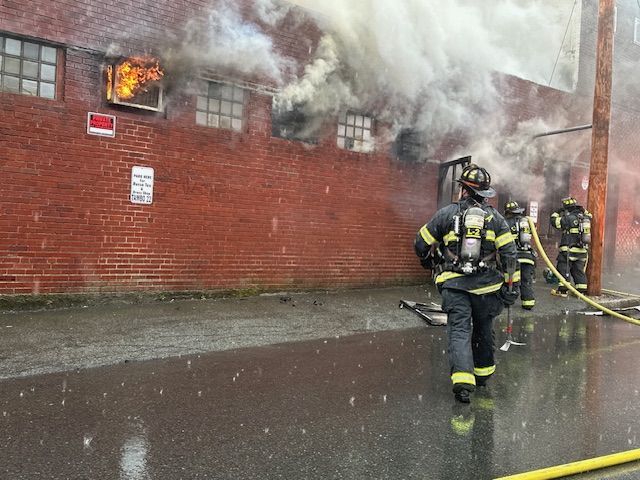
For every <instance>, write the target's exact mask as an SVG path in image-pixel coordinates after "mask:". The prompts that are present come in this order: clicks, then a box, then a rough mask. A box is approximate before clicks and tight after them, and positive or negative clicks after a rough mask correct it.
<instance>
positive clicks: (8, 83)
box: [4, 75, 20, 93]
mask: <svg viewBox="0 0 640 480" xmlns="http://www.w3.org/2000/svg"><path fill="white" fill-rule="evenodd" d="M4 89H5V90H6V91H8V92H13V93H20V79H19V78H18V77H10V76H9V75H5V76H4Z"/></svg>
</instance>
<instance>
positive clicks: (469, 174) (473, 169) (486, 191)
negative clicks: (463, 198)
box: [458, 163, 496, 198]
mask: <svg viewBox="0 0 640 480" xmlns="http://www.w3.org/2000/svg"><path fill="white" fill-rule="evenodd" d="M458 183H460V184H461V185H462V186H463V187H466V188H467V189H469V190H471V191H472V192H474V193H475V194H476V195H478V196H480V197H483V198H493V197H495V196H496V191H495V190H494V189H493V187H492V186H491V175H489V172H487V171H486V170H485V169H484V168H482V167H479V166H478V165H476V164H475V163H470V164H469V165H467V166H466V167H464V170H462V173H461V174H460V178H459V179H458Z"/></svg>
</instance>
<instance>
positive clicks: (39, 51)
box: [0, 36, 58, 99]
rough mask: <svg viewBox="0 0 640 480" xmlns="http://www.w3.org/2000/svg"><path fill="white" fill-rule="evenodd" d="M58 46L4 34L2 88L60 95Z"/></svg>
mask: <svg viewBox="0 0 640 480" xmlns="http://www.w3.org/2000/svg"><path fill="white" fill-rule="evenodd" d="M57 76H58V49H57V48H55V47H52V46H49V45H44V44H41V43H38V42H35V41H33V40H28V41H27V40H21V39H19V38H12V37H2V36H0V91H4V92H9V93H19V94H22V95H31V96H34V97H42V98H50V99H55V98H56V85H57Z"/></svg>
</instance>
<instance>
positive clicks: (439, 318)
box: [399, 300, 447, 327]
mask: <svg viewBox="0 0 640 480" xmlns="http://www.w3.org/2000/svg"><path fill="white" fill-rule="evenodd" d="M399 307H400V308H407V309H409V310H411V311H412V312H413V313H415V314H416V315H418V316H419V317H420V318H421V319H423V320H424V321H425V322H427V323H428V324H429V325H431V326H434V327H439V326H442V325H446V324H447V314H446V313H445V312H443V311H442V308H441V307H440V305H438V304H436V303H433V302H431V305H427V304H426V303H418V302H411V301H409V300H400V305H399Z"/></svg>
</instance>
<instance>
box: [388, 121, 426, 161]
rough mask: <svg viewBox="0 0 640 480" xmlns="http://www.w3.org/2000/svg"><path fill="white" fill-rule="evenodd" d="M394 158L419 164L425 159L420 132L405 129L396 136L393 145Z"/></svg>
mask: <svg viewBox="0 0 640 480" xmlns="http://www.w3.org/2000/svg"><path fill="white" fill-rule="evenodd" d="M393 148H394V152H395V156H396V157H397V158H399V159H400V160H405V161H407V162H419V161H422V160H424V159H425V155H426V152H425V148H424V145H423V143H422V135H421V132H417V131H415V130H410V129H405V130H402V131H401V132H400V134H399V135H398V136H397V138H396V141H395V143H394V145H393Z"/></svg>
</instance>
